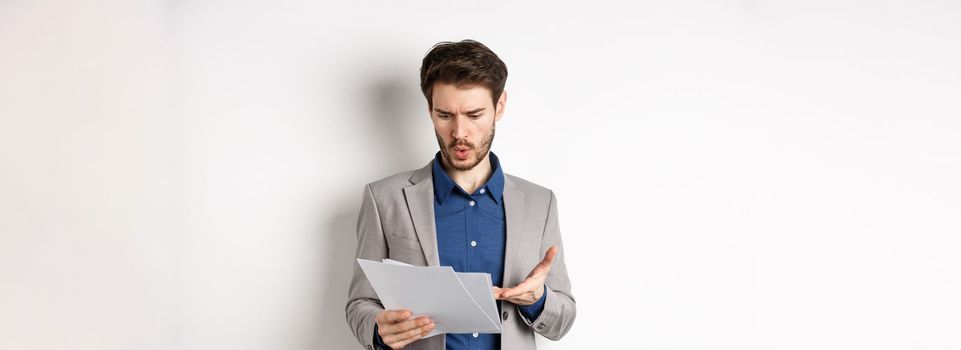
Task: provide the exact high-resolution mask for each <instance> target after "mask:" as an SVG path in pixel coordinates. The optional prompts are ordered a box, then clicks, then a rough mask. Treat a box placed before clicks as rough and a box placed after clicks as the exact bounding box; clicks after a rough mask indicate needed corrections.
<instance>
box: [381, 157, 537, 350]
mask: <svg viewBox="0 0 961 350" xmlns="http://www.w3.org/2000/svg"><path fill="white" fill-rule="evenodd" d="M441 162H443V161H442V160H441V155H440V152H437V154H436V155H435V156H434V163H433V180H434V220H435V223H436V227H437V251H438V253H439V255H440V265H441V266H451V267H453V268H454V271H457V272H486V273H489V274H490V275H491V282H492V283H493V284H494V285H495V286H499V287H504V286H503V282H504V246H505V243H506V232H507V221H506V220H505V215H504V197H503V196H504V171H503V169H501V166H500V161H499V160H498V159H497V156H496V155H494V153H493V152H491V153H490V162H491V169H492V170H493V173H492V174H491V177H490V179H488V180H487V183H485V184H484V185H483V186H480V187H478V188H477V189H476V190H475V191H474V192H473V193H470V194H468V193H467V192H466V191H464V190H463V189H462V188H461V187H460V186H458V185H457V184H456V183H455V182H454V180H452V179H451V178H450V177H449V176H448V175H447V172H445V171H444V168H443V167H442V166H441V164H442V163H441ZM507 287H512V286H507ZM546 296H547V293H544V295H543V296H541V298H540V300H538V301H537V302H535V303H534V304H532V305H530V306H521V307H519V309H520V311H521V313H522V314H524V316H525V317H527V319H529V320H534V319H536V318H537V316H539V315H540V313H541V311H543V310H544V301H545V299H546ZM498 308H500V304H499V303H498ZM498 314H500V311H499V310H498ZM374 334H375V338H377V339H376V340H377V342H378V343H379V345H380V344H383V343H382V342H381V339H380V337H379V336H377V331H376V329H375V331H374ZM445 337H446V341H447V349H448V350H468V349H469V350H481V349H483V350H493V349H500V334H496V333H475V334H471V333H459V334H454V333H448V334H446V335H445Z"/></svg>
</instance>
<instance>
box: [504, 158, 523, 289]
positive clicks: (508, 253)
mask: <svg viewBox="0 0 961 350" xmlns="http://www.w3.org/2000/svg"><path fill="white" fill-rule="evenodd" d="M526 207H527V205H526V203H525V199H524V194H523V193H522V192H520V191H518V190H517V189H516V188H515V187H514V182H513V181H511V179H510V177H509V176H507V174H504V215H505V217H506V219H507V243H506V247H504V250H505V253H504V285H506V286H513V285H514V284H516V283H519V282H520V281H522V280H523V279H524V278H525V277H527V276H514V274H513V271H514V270H515V268H514V265H515V261H514V260H515V258H516V257H517V256H519V255H520V249H521V246H522V243H523V240H524V237H523V227H524V211H525V208H526ZM501 287H504V286H501Z"/></svg>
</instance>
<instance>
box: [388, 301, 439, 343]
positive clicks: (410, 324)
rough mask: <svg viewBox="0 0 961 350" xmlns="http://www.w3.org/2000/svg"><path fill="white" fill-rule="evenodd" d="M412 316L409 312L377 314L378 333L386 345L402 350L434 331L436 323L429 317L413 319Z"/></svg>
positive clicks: (397, 311) (394, 311) (391, 311)
mask: <svg viewBox="0 0 961 350" xmlns="http://www.w3.org/2000/svg"><path fill="white" fill-rule="evenodd" d="M412 315H413V314H412V313H411V312H410V311H408V310H384V311H381V312H380V313H379V314H377V317H376V318H375V319H374V320H375V321H376V322H377V333H378V334H380V339H382V340H383V341H384V344H387V346H390V347H391V348H392V349H402V348H404V347H405V346H407V344H410V343H413V342H414V341H416V340H417V339H420V338H422V337H424V336H425V335H427V334H428V333H430V331H432V330H433V329H434V321H431V320H430V319H429V318H427V316H421V317H418V318H415V319H411V316H412Z"/></svg>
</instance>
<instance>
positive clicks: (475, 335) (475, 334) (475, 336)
mask: <svg viewBox="0 0 961 350" xmlns="http://www.w3.org/2000/svg"><path fill="white" fill-rule="evenodd" d="M472 335H473V336H474V338H477V336H478V335H480V334H477V333H474V334H472Z"/></svg>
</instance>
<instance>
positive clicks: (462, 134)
mask: <svg viewBox="0 0 961 350" xmlns="http://www.w3.org/2000/svg"><path fill="white" fill-rule="evenodd" d="M432 91H433V93H432V99H431V100H432V101H433V109H432V110H430V116H431V118H430V119H431V121H432V122H433V123H434V133H435V135H436V136H437V143H438V145H439V146H440V154H441V158H442V159H443V161H444V164H445V165H446V166H447V167H450V168H454V169H456V170H460V171H467V170H470V169H473V168H474V167H475V166H477V164H480V162H481V161H482V160H484V159H486V157H487V153H488V152H490V148H491V143H492V142H493V141H494V124H496V122H497V121H498V120H500V119H501V116H502V115H503V114H504V105H505V104H506V101H507V93H506V92H504V93H501V96H500V98H499V99H498V100H497V105H496V108H495V105H494V103H493V101H491V91H490V90H489V89H488V88H486V87H484V86H482V85H469V86H462V87H458V86H456V85H454V84H446V83H434V87H433V90H432Z"/></svg>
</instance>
